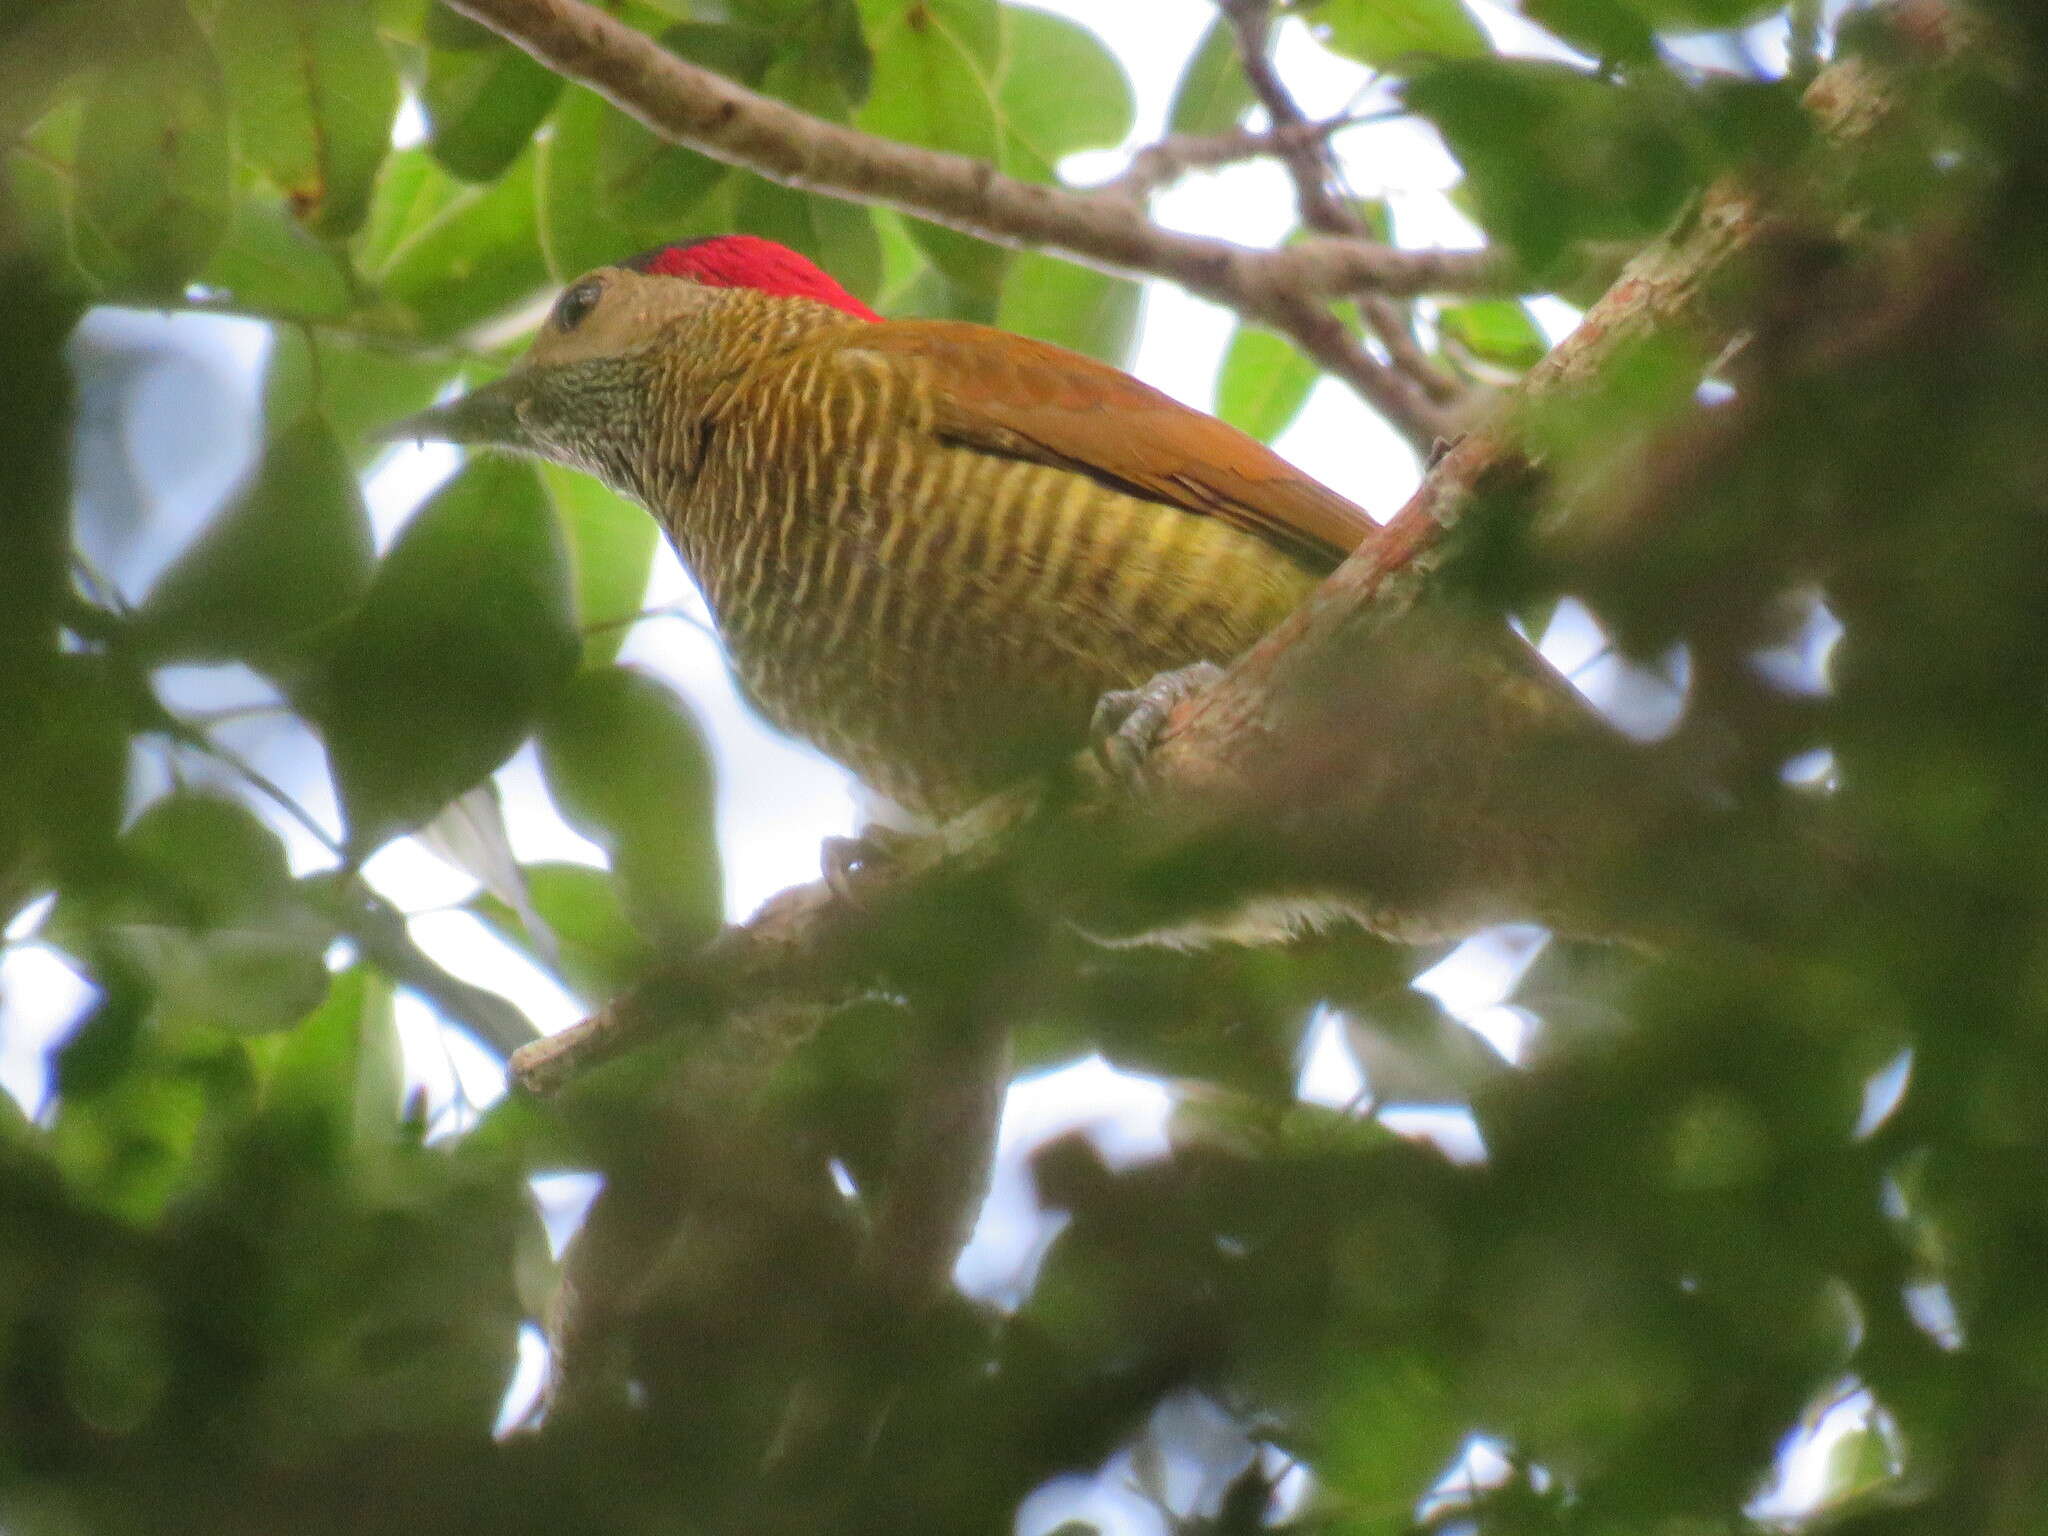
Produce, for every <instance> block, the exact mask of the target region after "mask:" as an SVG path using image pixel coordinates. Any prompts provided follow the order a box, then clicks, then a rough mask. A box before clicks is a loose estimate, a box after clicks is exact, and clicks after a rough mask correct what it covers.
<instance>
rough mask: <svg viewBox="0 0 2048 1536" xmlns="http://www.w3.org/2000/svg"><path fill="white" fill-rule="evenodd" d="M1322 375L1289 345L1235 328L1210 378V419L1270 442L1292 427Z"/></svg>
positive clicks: (1248, 329) (1269, 334) (1255, 329)
mask: <svg viewBox="0 0 2048 1536" xmlns="http://www.w3.org/2000/svg"><path fill="white" fill-rule="evenodd" d="M1321 377H1322V370H1321V369H1319V368H1317V367H1316V365H1315V363H1314V362H1313V361H1312V360H1311V359H1310V358H1309V357H1308V356H1307V354H1305V353H1304V352H1302V351H1301V349H1300V348H1298V347H1296V346H1295V345H1294V344H1293V343H1292V342H1289V341H1286V340H1284V339H1282V338H1281V337H1278V336H1275V335H1274V334H1273V333H1272V332H1271V331H1265V330H1261V329H1259V327H1257V326H1255V325H1247V324H1244V323H1242V322H1240V323H1239V325H1238V327H1237V330H1236V332H1235V333H1234V334H1233V335H1232V336H1231V338H1230V348H1229V350H1228V351H1227V352H1225V353H1224V354H1223V365H1222V368H1221V369H1220V371H1219V372H1218V373H1217V375H1216V414H1217V415H1218V416H1220V417H1222V418H1223V419H1224V420H1225V421H1227V422H1229V423H1230V424H1231V425H1232V426H1233V427H1236V428H1237V429H1238V431H1240V432H1244V433H1248V434H1249V435H1251V436H1252V437H1256V438H1258V439H1259V440H1260V441H1261V442H1267V443H1270V442H1271V441H1272V440H1273V439H1274V438H1276V437H1278V436H1279V435H1280V434H1281V433H1282V432H1285V431H1286V430H1287V428H1288V427H1289V426H1290V425H1292V424H1293V421H1294V418H1295V417H1296V416H1299V415H1300V414H1301V408H1302V406H1303V405H1304V404H1305V403H1306V402H1307V400H1308V396H1309V391H1310V390H1312V389H1314V388H1315V385H1316V380H1317V379H1319V378H1321Z"/></svg>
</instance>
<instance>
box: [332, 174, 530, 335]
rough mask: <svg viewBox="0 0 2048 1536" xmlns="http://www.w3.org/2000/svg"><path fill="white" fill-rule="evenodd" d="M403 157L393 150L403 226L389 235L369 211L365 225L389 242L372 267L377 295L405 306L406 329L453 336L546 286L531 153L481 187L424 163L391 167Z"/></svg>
mask: <svg viewBox="0 0 2048 1536" xmlns="http://www.w3.org/2000/svg"><path fill="white" fill-rule="evenodd" d="M414 153H415V154H416V153H417V152H416V151H415V152H414ZM422 158H424V157H422ZM406 159H407V157H406V156H402V155H401V156H395V157H394V166H398V168H399V171H400V174H399V176H398V177H397V178H396V180H397V181H398V182H399V183H400V184H401V188H400V190H399V191H398V192H396V193H395V194H394V195H395V196H397V197H399V198H402V199H403V201H404V202H405V204H406V206H407V208H408V209H409V210H410V211H411V216H410V218H409V220H408V222H409V227H407V228H405V229H403V230H402V231H401V232H398V233H397V234H396V235H395V236H394V235H393V234H392V232H391V231H390V230H389V229H388V228H385V227H382V221H380V219H379V218H378V216H377V214H376V212H375V211H373V212H372V215H371V228H372V232H373V233H374V235H375V236H376V238H377V240H378V242H379V243H380V244H381V243H383V242H385V241H386V240H389V242H390V250H389V254H388V256H387V257H386V258H385V261H384V263H383V266H382V269H381V271H379V272H377V274H376V275H377V276H379V277H380V278H381V282H382V287H383V292H384V296H385V298H387V299H389V300H390V301H392V302H393V303H395V304H397V305H399V306H401V307H402V308H403V309H404V310H405V311H407V312H408V313H409V318H410V321H411V327H412V329H414V330H415V331H417V332H418V333H419V335H421V336H422V337H424V338H428V339H433V340H439V339H443V338H446V337H450V336H454V335H457V334H459V333H460V332H462V331H464V330H467V329H468V328H469V327H471V326H474V325H478V324H480V323H482V322H483V321H486V320H489V319H491V318H493V317H495V316H497V315H499V314H502V313H503V312H504V311H505V310H507V309H509V308H511V307H512V306H513V305H515V304H517V303H519V302H520V301H521V300H523V299H526V298H529V297H531V296H532V295H533V294H535V293H537V292H538V291H539V290H540V289H542V288H544V287H545V286H547V283H548V278H549V273H548V267H547V262H546V261H545V260H544V259H543V257H542V255H541V248H540V242H539V240H538V238H537V234H536V228H535V211H536V207H535V181H536V180H537V176H536V171H535V161H534V157H533V156H532V155H523V156H521V157H520V159H518V160H517V161H515V162H514V163H513V165H512V167H511V168H510V169H509V170H507V171H506V172H505V174H504V175H503V176H502V177H500V178H499V179H498V180H497V181H496V182H494V183H493V184H492V185H490V186H488V187H466V186H463V185H461V184H460V183H457V182H454V181H452V180H451V179H449V178H448V177H447V175H446V173H445V172H442V171H441V170H440V169H439V167H437V166H433V165H431V164H429V165H425V166H422V165H420V164H419V162H418V161H414V162H412V163H410V164H407V165H403V166H399V162H403V161H405V160H406ZM384 179H385V180H386V181H387V182H389V181H392V180H394V178H393V177H391V176H388V175H387V176H386V177H385V178H384ZM379 195H380V200H381V197H382V195H383V194H382V192H381V191H380V194H379ZM366 261H367V258H366Z"/></svg>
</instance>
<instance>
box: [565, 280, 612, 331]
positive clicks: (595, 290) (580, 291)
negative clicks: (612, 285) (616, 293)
mask: <svg viewBox="0 0 2048 1536" xmlns="http://www.w3.org/2000/svg"><path fill="white" fill-rule="evenodd" d="M603 292H604V285H603V284H602V283H600V282H598V281H597V280H596V279H595V278H593V279H591V280H590V281H589V282H584V283H578V284H577V285H576V286H575V287H574V288H571V289H570V290H569V291H568V292H567V293H565V294H563V295H562V297H561V299H560V301H559V302H557V303H556V305H555V328H556V329H557V330H563V331H573V330H575V329H576V327H577V326H579V325H581V324H582V323H583V317H584V316H585V315H587V314H589V313H590V312H591V311H592V310H593V309H595V308H597V299H598V295H599V294H601V293H603Z"/></svg>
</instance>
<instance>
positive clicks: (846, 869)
mask: <svg viewBox="0 0 2048 1536" xmlns="http://www.w3.org/2000/svg"><path fill="white" fill-rule="evenodd" d="M916 840H917V838H916V834H914V833H910V832H899V831H897V830H896V829H895V828H893V827H879V826H870V827H863V828H862V829H861V830H860V832H859V833H858V834H856V835H855V836H853V837H828V838H826V839H825V845H824V848H823V849H822V850H821V858H822V862H823V864H824V872H825V884H826V886H827V888H829V889H830V890H831V892H832V894H833V895H834V896H835V897H837V898H838V899H839V900H841V901H845V902H851V903H853V904H854V905H856V906H858V905H860V904H861V902H862V900H863V891H862V887H863V886H866V885H867V884H868V883H869V882H871V881H872V880H874V879H875V877H876V876H877V875H878V874H879V873H880V872H881V871H882V870H884V869H886V868H887V867H888V866H889V865H891V864H893V863H894V862H895V861H896V859H897V858H898V856H899V855H900V854H901V853H902V851H903V848H904V846H905V845H906V844H909V843H913V842H915V841H916Z"/></svg>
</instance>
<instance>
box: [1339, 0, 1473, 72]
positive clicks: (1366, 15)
mask: <svg viewBox="0 0 2048 1536" xmlns="http://www.w3.org/2000/svg"><path fill="white" fill-rule="evenodd" d="M1308 22H1309V29H1310V30H1311V31H1312V32H1314V34H1315V35H1316V38H1317V40H1318V41H1319V42H1321V43H1322V44H1323V46H1324V47H1326V48H1328V49H1330V50H1331V51H1332V52H1333V53H1341V54H1343V55H1344V57H1346V58H1347V59H1356V60H1357V61H1358V62H1359V63H1361V64H1365V65H1369V66H1370V67H1372V68H1373V69H1395V68H1398V67H1400V66H1402V65H1403V64H1409V63H1413V62H1415V61H1417V60H1420V59H1427V58H1437V59H1476V58H1482V57H1484V56H1485V55H1486V54H1488V53H1490V52H1491V51H1492V50H1491V47H1490V46H1489V44H1488V43H1487V40H1486V33H1485V32H1484V31H1482V30H1481V29H1480V26H1479V23H1477V22H1476V21H1474V20H1473V19H1472V18H1471V16H1470V15H1469V14H1467V12H1466V10H1465V8H1464V7H1463V6H1462V5H1460V4H1459V3H1458V0H1321V3H1320V4H1318V5H1316V6H1315V8H1314V9H1313V10H1312V11H1310V12H1309V13H1308Z"/></svg>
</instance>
